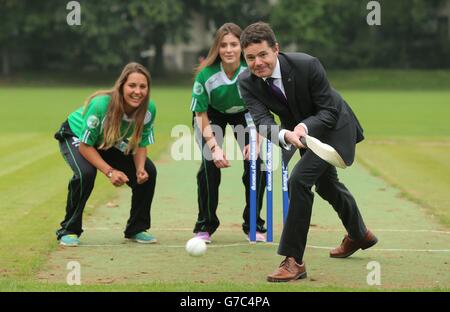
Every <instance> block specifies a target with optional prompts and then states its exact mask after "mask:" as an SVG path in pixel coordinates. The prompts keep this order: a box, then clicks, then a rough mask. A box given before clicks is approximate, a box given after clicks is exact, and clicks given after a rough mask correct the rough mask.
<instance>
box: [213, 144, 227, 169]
mask: <svg viewBox="0 0 450 312" xmlns="http://www.w3.org/2000/svg"><path fill="white" fill-rule="evenodd" d="M212 160H213V161H214V165H216V167H217V168H227V167H230V166H231V165H230V162H229V161H228V159H227V156H226V155H225V153H224V152H223V150H222V149H221V148H220V147H219V146H216V147H215V149H214V151H213V152H212Z"/></svg>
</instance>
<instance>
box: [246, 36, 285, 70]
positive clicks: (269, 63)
mask: <svg viewBox="0 0 450 312" xmlns="http://www.w3.org/2000/svg"><path fill="white" fill-rule="evenodd" d="M279 51H280V50H279V48H278V44H275V46H274V47H273V48H271V47H269V45H268V44H267V41H263V42H261V43H252V44H250V45H249V46H248V47H246V48H245V49H244V57H245V61H246V62H247V66H248V68H249V70H250V71H251V72H252V73H253V74H254V75H256V76H258V77H260V78H265V77H270V76H271V75H272V73H273V71H274V70H275V66H276V65H277V57H278V52H279Z"/></svg>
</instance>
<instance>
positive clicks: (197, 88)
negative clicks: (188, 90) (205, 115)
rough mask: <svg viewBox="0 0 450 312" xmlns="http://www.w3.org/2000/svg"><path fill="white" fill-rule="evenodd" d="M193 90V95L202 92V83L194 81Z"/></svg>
mask: <svg viewBox="0 0 450 312" xmlns="http://www.w3.org/2000/svg"><path fill="white" fill-rule="evenodd" d="M193 92H194V94H195V95H200V94H202V93H203V86H202V84H201V83H200V82H198V81H196V82H195V83H194V89H193Z"/></svg>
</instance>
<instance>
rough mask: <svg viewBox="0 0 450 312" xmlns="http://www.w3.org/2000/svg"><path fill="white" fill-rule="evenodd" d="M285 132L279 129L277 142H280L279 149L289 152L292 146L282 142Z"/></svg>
mask: <svg viewBox="0 0 450 312" xmlns="http://www.w3.org/2000/svg"><path fill="white" fill-rule="evenodd" d="M286 131H287V130H286V129H281V130H280V132H278V140H279V141H280V145H281V147H283V148H284V149H286V150H288V151H290V150H291V146H292V144H286V142H285V141H284V134H285V133H286Z"/></svg>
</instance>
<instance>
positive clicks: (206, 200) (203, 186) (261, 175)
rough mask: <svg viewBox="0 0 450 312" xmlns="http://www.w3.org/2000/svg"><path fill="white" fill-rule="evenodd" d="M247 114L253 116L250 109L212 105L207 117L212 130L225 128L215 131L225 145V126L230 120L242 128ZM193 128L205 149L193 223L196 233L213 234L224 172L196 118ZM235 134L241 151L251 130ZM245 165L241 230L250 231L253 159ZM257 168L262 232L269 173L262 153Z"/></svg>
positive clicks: (258, 203) (259, 220) (218, 138)
mask: <svg viewBox="0 0 450 312" xmlns="http://www.w3.org/2000/svg"><path fill="white" fill-rule="evenodd" d="M246 114H248V115H247V117H248V118H250V115H249V113H248V112H241V113H235V114H224V113H220V112H218V111H216V110H214V109H212V108H211V107H210V108H209V110H208V117H209V120H210V123H211V125H212V126H213V130H214V127H219V128H220V129H221V131H222V132H221V133H222V135H218V133H216V132H215V133H214V134H215V137H216V141H217V143H218V144H219V145H220V146H222V144H223V138H224V136H225V127H226V126H227V124H229V125H231V126H234V127H239V126H240V127H239V128H240V129H241V130H243V129H244V128H246V127H247V121H246ZM194 120H195V119H194ZM194 128H195V133H196V140H197V143H198V144H199V147H200V148H201V151H203V152H202V163H201V165H200V169H199V171H198V173H197V192H198V194H197V198H198V217H197V222H196V223H195V226H194V233H197V232H208V233H209V234H213V233H214V232H215V231H216V230H217V228H218V227H219V224H220V222H219V218H218V217H217V214H216V211H217V205H218V202H219V185H220V180H221V173H220V169H219V168H217V167H216V165H215V164H214V162H213V161H212V157H211V151H210V149H209V148H208V147H207V146H206V147H205V144H206V141H205V139H204V138H203V136H202V135H201V133H200V129H199V128H198V126H197V125H196V124H195V122H194ZM219 128H217V129H219ZM242 133H243V132H242ZM234 136H235V138H236V140H237V141H238V144H239V147H240V149H241V151H243V149H244V146H245V145H246V144H248V142H249V135H248V131H246V132H245V135H244V136H241V135H240V133H237V132H236V131H234ZM241 138H242V139H241ZM243 165H244V173H243V175H242V183H243V184H244V186H245V206H244V212H243V215H242V217H243V219H244V222H243V224H242V230H243V231H244V233H246V234H248V232H249V231H250V161H248V160H244V161H243ZM256 168H257V169H256V176H257V177H256V185H257V190H256V198H257V199H256V202H257V204H256V205H257V206H256V210H257V221H256V229H257V231H259V232H262V233H265V232H266V229H265V228H264V223H265V221H264V220H263V219H262V218H261V216H260V214H261V208H262V205H263V198H264V189H265V187H266V173H265V171H263V170H261V158H260V157H259V156H258V159H257V163H256Z"/></svg>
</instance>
